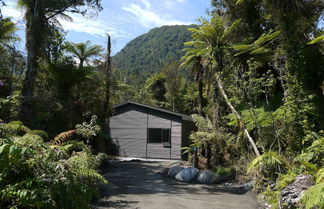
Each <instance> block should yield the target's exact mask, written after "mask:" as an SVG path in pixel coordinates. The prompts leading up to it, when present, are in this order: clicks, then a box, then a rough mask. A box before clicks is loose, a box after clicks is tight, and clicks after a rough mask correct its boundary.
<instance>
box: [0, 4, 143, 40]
mask: <svg viewBox="0 0 324 209" xmlns="http://www.w3.org/2000/svg"><path fill="white" fill-rule="evenodd" d="M143 1H145V0H143ZM1 12H2V14H3V15H4V16H5V17H12V18H13V19H14V20H15V21H16V22H18V24H19V26H21V27H24V26H23V24H22V22H23V20H24V10H23V9H18V8H17V6H16V3H15V2H13V1H8V2H6V6H4V7H2V8H1ZM69 16H70V17H72V19H73V21H72V22H71V21H68V20H64V19H59V21H60V23H61V25H62V27H63V28H64V29H65V30H67V31H74V32H81V33H87V34H90V35H93V36H95V37H106V34H107V33H109V34H110V35H111V36H112V37H115V38H128V37H129V36H130V35H129V34H127V33H125V32H123V31H120V30H118V29H116V28H113V27H109V26H107V23H105V22H104V21H103V20H100V19H97V20H95V19H89V18H85V17H83V16H82V15H78V14H69Z"/></svg>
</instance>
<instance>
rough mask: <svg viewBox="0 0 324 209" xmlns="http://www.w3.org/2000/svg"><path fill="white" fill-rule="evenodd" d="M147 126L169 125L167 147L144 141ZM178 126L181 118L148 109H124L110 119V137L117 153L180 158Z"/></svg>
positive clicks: (121, 154)
mask: <svg viewBox="0 0 324 209" xmlns="http://www.w3.org/2000/svg"><path fill="white" fill-rule="evenodd" d="M147 128H171V147H163V144H162V143H147ZM181 128H182V125H181V120H179V119H177V118H174V117H172V116H169V117H167V116H166V115H161V116H159V115H157V114H154V113H151V112H150V111H147V112H144V111H142V110H141V111H138V110H127V111H125V112H121V113H120V114H118V115H115V116H113V117H111V118H110V129H111V137H112V139H113V141H114V142H115V143H116V144H117V146H119V155H120V156H128V157H149V158H172V159H180V158H181Z"/></svg>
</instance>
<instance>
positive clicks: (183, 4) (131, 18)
mask: <svg viewBox="0 0 324 209" xmlns="http://www.w3.org/2000/svg"><path fill="white" fill-rule="evenodd" d="M4 2H5V3H6V5H7V6H6V7H2V13H3V15H4V16H11V17H13V20H14V21H15V22H17V23H18V24H19V27H20V29H21V31H20V32H19V36H21V37H22V39H24V38H23V37H24V31H23V30H24V21H23V14H24V11H23V10H21V9H18V8H17V7H16V2H17V0H5V1H4ZM102 5H103V8H104V9H103V11H102V12H101V13H100V14H99V15H98V16H97V17H95V18H92V19H89V18H85V17H82V16H81V15H77V14H71V15H70V16H71V17H72V18H73V22H69V21H67V20H60V22H61V25H62V26H63V28H64V29H65V30H66V31H67V32H68V34H67V39H68V40H69V41H73V42H84V41H86V40H91V41H92V43H95V44H100V45H103V46H105V45H106V35H105V34H107V33H109V34H110V35H111V36H112V41H113V53H117V52H118V51H120V50H121V49H122V48H123V47H124V46H125V45H126V44H127V43H128V42H129V41H130V40H132V39H134V38H135V37H137V36H139V35H141V34H144V33H146V32H148V31H149V30H150V29H152V28H155V27H160V26H162V25H183V24H192V23H197V21H196V20H197V18H198V17H202V16H203V17H206V10H208V9H210V0H102ZM22 45H23V43H22Z"/></svg>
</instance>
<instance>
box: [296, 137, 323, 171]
mask: <svg viewBox="0 0 324 209" xmlns="http://www.w3.org/2000/svg"><path fill="white" fill-rule="evenodd" d="M310 134H311V135H309V136H308V137H310V136H312V139H314V136H315V139H316V140H314V141H313V143H312V145H311V146H309V147H307V148H306V149H305V150H303V152H302V153H301V154H300V155H298V156H297V157H296V158H295V161H296V162H299V163H300V164H301V165H300V169H301V170H308V171H310V172H314V171H316V170H317V169H318V168H321V167H323V165H324V137H321V136H319V135H317V134H316V133H310Z"/></svg>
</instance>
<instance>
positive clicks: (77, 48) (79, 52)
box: [66, 41, 103, 68]
mask: <svg viewBox="0 0 324 209" xmlns="http://www.w3.org/2000/svg"><path fill="white" fill-rule="evenodd" d="M66 51H68V52H70V53H71V54H72V55H73V56H74V57H76V58H77V59H79V67H80V68H82V67H83V65H84V63H85V62H87V61H89V59H90V58H91V57H94V56H99V55H100V54H101V52H102V51H103V49H102V47H101V46H99V45H91V41H86V42H85V43H68V44H67V47H66Z"/></svg>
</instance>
